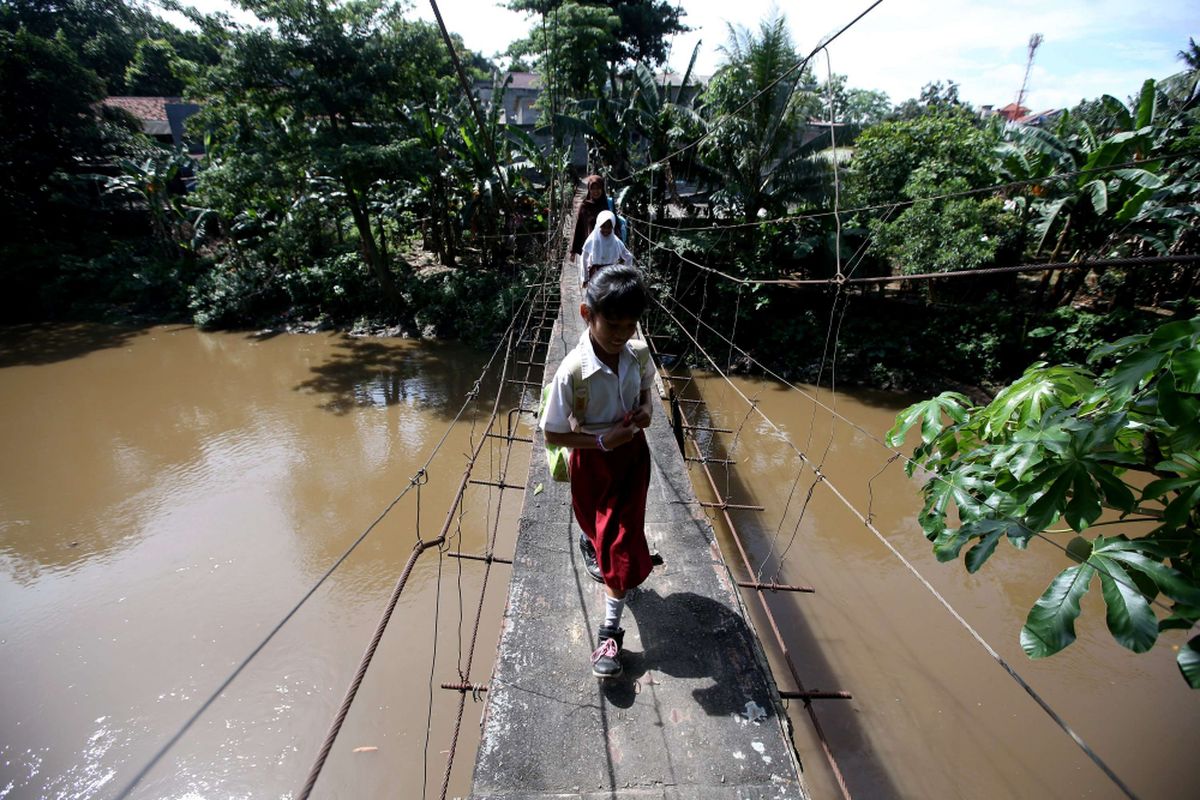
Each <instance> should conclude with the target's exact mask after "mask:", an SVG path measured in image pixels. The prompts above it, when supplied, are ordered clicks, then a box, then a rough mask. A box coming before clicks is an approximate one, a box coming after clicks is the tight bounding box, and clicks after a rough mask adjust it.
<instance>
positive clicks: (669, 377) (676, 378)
mask: <svg viewBox="0 0 1200 800" xmlns="http://www.w3.org/2000/svg"><path fill="white" fill-rule="evenodd" d="M661 377H662V379H663V380H664V381H690V380H691V379H692V376H690V375H662V376H661Z"/></svg>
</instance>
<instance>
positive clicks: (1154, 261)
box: [632, 218, 1200, 286]
mask: <svg viewBox="0 0 1200 800" xmlns="http://www.w3.org/2000/svg"><path fill="white" fill-rule="evenodd" d="M632 219H636V218H632ZM633 232H634V233H636V234H638V235H639V236H641V237H642V238H643V239H645V240H646V242H647V243H648V244H649V246H650V247H651V248H653V249H655V250H665V251H666V252H668V253H671V254H672V255H674V256H675V257H676V258H678V259H679V260H680V261H683V262H684V263H687V264H691V265H692V266H693V267H696V268H697V269H700V270H703V271H705V272H711V273H712V274H714V275H716V276H718V277H721V278H724V279H725V280H727V281H730V282H731V283H736V284H740V285H742V286H834V285H839V284H847V283H854V284H865V283H903V282H906V281H921V280H937V279H939V278H965V277H971V276H976V277H977V276H980V275H1003V274H1007V273H1012V272H1047V271H1050V270H1060V269H1063V270H1065V269H1082V268H1084V267H1087V268H1089V269H1090V268H1092V267H1136V266H1162V265H1165V264H1191V263H1194V262H1197V261H1200V255H1176V256H1133V257H1128V258H1094V259H1088V260H1083V261H1057V262H1050V263H1031V264H1014V265H1011V266H1006V267H980V268H978V269H964V270H954V271H952V272H922V273H917V274H914V275H883V276H879V277H871V278H846V277H844V276H843V277H842V278H841V279H840V280H839V278H795V279H793V278H740V277H738V276H737V275H730V274H729V273H728V272H723V271H721V270H719V269H716V268H715V267H710V266H708V265H707V264H701V263H700V262H699V261H695V260H693V259H690V258H688V257H687V256H685V255H683V254H682V253H680V252H679V251H678V250H675V249H673V248H671V247H667V246H666V245H664V244H661V243H660V242H654V241H651V240H650V239H649V238H648V237H647V236H646V235H645V234H643V233H641V232H640V231H638V230H637V229H636V228H634V229H633Z"/></svg>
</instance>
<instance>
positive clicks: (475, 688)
mask: <svg viewBox="0 0 1200 800" xmlns="http://www.w3.org/2000/svg"><path fill="white" fill-rule="evenodd" d="M442 688H443V689H453V690H454V691H456V692H486V691H487V690H488V687H487V684H486V683H443V684H442Z"/></svg>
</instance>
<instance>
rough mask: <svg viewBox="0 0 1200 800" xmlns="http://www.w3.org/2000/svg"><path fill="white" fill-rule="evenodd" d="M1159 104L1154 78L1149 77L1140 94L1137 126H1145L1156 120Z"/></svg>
mask: <svg viewBox="0 0 1200 800" xmlns="http://www.w3.org/2000/svg"><path fill="white" fill-rule="evenodd" d="M1157 105H1158V91H1157V90H1156V89H1155V85H1154V79H1153V78H1148V79H1147V80H1146V81H1145V82H1144V83H1143V84H1142V91H1141V92H1140V93H1139V95H1138V104H1137V127H1139V128H1145V127H1146V126H1147V125H1149V124H1150V123H1152V122H1154V116H1155V114H1154V112H1155V111H1156V109H1157Z"/></svg>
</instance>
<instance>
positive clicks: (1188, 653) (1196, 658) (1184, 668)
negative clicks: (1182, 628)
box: [1175, 636, 1200, 689]
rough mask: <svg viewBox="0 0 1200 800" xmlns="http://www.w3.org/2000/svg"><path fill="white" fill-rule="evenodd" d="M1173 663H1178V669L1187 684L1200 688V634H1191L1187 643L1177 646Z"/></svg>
mask: <svg viewBox="0 0 1200 800" xmlns="http://www.w3.org/2000/svg"><path fill="white" fill-rule="evenodd" d="M1175 663H1176V664H1178V665H1179V671H1180V672H1181V673H1182V674H1183V679H1184V680H1185V681H1187V682H1188V686H1191V687H1192V688H1193V689H1200V636H1193V637H1192V638H1191V639H1189V640H1188V643H1187V644H1185V645H1184V646H1183V647H1181V648H1179V655H1177V656H1176V657H1175Z"/></svg>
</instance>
